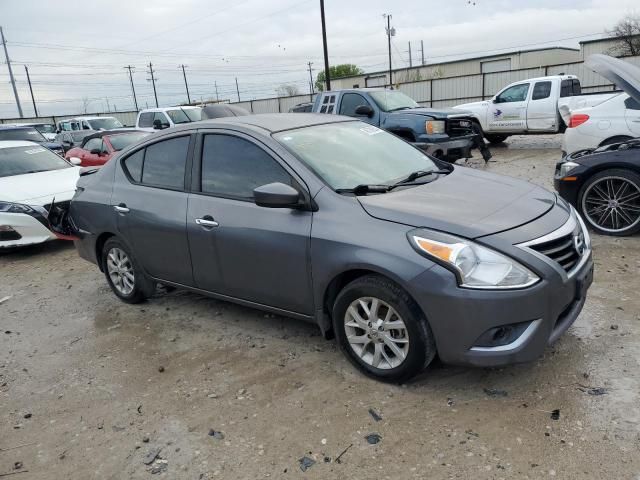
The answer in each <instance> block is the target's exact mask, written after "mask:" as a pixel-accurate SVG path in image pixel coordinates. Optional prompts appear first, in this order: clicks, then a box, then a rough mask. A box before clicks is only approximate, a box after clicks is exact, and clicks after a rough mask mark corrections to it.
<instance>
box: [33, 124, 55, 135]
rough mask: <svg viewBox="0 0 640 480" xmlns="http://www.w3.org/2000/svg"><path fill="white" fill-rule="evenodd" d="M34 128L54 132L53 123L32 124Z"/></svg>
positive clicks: (42, 131) (44, 131) (41, 131)
mask: <svg viewBox="0 0 640 480" xmlns="http://www.w3.org/2000/svg"><path fill="white" fill-rule="evenodd" d="M34 128H35V129H36V130H38V131H39V132H40V133H56V128H55V127H54V126H53V125H49V124H44V125H34Z"/></svg>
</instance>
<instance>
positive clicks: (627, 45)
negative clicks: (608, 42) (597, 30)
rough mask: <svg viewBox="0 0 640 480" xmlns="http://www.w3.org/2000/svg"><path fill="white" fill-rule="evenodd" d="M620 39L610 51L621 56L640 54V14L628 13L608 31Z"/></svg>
mask: <svg viewBox="0 0 640 480" xmlns="http://www.w3.org/2000/svg"><path fill="white" fill-rule="evenodd" d="M607 33H608V34H609V35H612V36H614V37H616V38H617V39H618V42H617V43H616V45H615V46H614V47H612V48H611V50H610V53H612V54H614V55H619V56H628V55H630V56H635V55H640V15H628V16H626V17H624V18H622V19H621V20H620V21H618V23H616V24H615V26H614V27H613V29H611V30H609V31H608V32H607Z"/></svg>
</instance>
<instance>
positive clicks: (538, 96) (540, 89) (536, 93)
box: [531, 82, 551, 100]
mask: <svg viewBox="0 0 640 480" xmlns="http://www.w3.org/2000/svg"><path fill="white" fill-rule="evenodd" d="M549 95H551V82H536V84H535V85H534V86H533V94H532V96H531V100H542V99H543V98H549Z"/></svg>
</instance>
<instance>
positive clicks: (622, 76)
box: [562, 55, 640, 155]
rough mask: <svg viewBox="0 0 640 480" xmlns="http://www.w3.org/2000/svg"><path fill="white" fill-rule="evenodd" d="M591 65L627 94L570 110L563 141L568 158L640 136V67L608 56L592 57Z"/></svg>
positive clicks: (590, 59) (590, 58)
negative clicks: (572, 154) (591, 149)
mask: <svg viewBox="0 0 640 480" xmlns="http://www.w3.org/2000/svg"><path fill="white" fill-rule="evenodd" d="M587 65H588V66H589V67H591V68H592V69H593V70H594V71H595V72H597V73H599V74H600V75H602V76H603V77H605V78H607V80H609V81H611V82H613V83H615V84H616V85H617V86H618V87H620V88H622V89H623V90H624V93H619V94H617V95H615V96H614V97H612V98H609V99H605V100H603V101H601V102H600V103H598V104H597V105H592V106H590V107H585V108H578V109H572V110H571V111H570V117H569V122H568V124H567V130H566V131H565V134H564V138H563V139H562V150H563V153H564V154H565V155H566V154H571V153H574V152H577V151H579V150H585V149H588V148H597V147H601V146H604V145H612V144H614V143H620V142H625V141H627V140H630V139H632V138H637V137H640V68H638V67H636V66H635V65H632V64H630V63H628V62H625V61H623V60H619V59H617V58H612V57H608V56H605V55H593V56H591V57H589V60H588V61H587Z"/></svg>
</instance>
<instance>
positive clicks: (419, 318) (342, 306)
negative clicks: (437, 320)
mask: <svg viewBox="0 0 640 480" xmlns="http://www.w3.org/2000/svg"><path fill="white" fill-rule="evenodd" d="M363 297H375V298H376V299H379V300H382V301H383V302H385V303H386V304H388V305H389V306H391V307H392V308H393V309H394V310H395V312H397V314H398V316H399V317H401V320H402V321H403V322H404V325H405V327H406V332H407V336H408V342H407V343H408V352H407V353H406V357H405V358H404V360H403V361H402V363H400V364H399V365H397V366H395V367H393V368H376V367H374V366H372V365H369V364H368V363H367V362H365V361H364V360H362V358H360V356H359V355H358V354H356V352H355V351H354V349H353V348H352V347H351V345H350V344H349V341H348V340H347V333H346V331H345V329H346V328H347V327H345V316H346V314H347V309H348V308H349V306H350V305H351V304H352V302H356V301H358V300H359V299H361V298H363ZM332 321H333V330H334V332H335V335H336V339H337V342H338V345H339V347H340V349H341V350H342V352H343V353H344V354H345V356H346V357H347V358H348V359H349V361H351V363H353V364H354V365H355V366H356V367H358V369H360V370H361V371H362V372H363V373H364V374H366V375H367V376H369V377H372V378H374V379H376V380H381V381H383V382H393V383H400V382H404V381H406V380H409V379H410V378H412V377H414V376H416V375H417V374H419V373H420V372H422V371H423V370H424V369H425V368H426V367H427V366H428V365H429V363H431V361H432V360H433V358H434V357H435V355H436V345H435V342H434V339H433V333H432V332H431V328H430V327H429V324H428V322H427V319H426V318H425V316H424V314H423V313H422V311H421V310H420V308H419V307H418V305H417V304H416V302H415V301H414V300H413V299H412V298H411V297H410V296H409V294H408V293H407V292H406V291H405V290H404V289H402V288H401V287H400V286H398V285H397V284H396V283H394V282H392V281H391V280H389V279H387V278H385V277H382V276H379V275H366V276H364V277H360V278H357V279H356V280H354V281H352V282H351V283H349V284H347V285H346V286H345V287H344V288H343V289H342V291H341V292H340V293H339V294H338V296H337V298H336V301H335V303H334V306H333V314H332ZM380 342H381V343H382V340H380ZM370 344H371V346H372V347H375V344H374V342H370ZM363 348H365V347H363ZM382 348H383V349H385V348H388V347H385V346H384V345H383V346H382ZM389 352H390V350H387V353H389Z"/></svg>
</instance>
